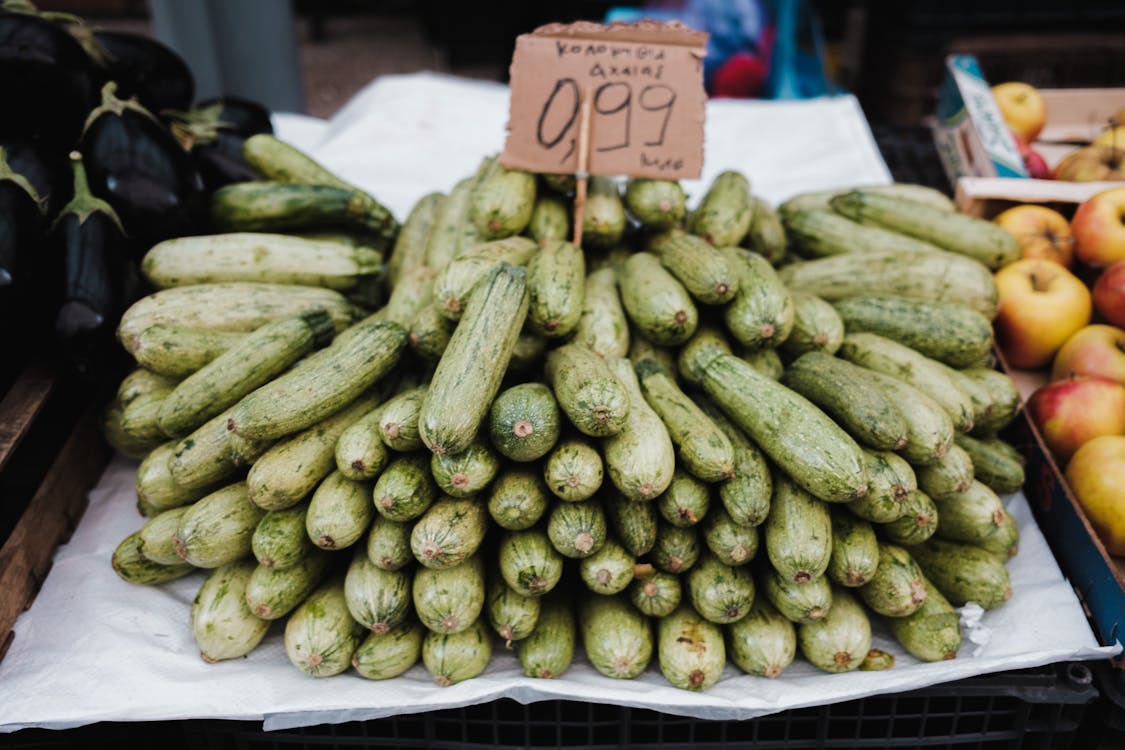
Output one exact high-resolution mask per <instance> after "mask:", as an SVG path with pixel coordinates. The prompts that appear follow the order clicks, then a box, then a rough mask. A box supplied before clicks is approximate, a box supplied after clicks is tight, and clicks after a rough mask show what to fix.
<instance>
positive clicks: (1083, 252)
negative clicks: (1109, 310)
mask: <svg viewBox="0 0 1125 750" xmlns="http://www.w3.org/2000/svg"><path fill="white" fill-rule="evenodd" d="M1122 153H1125V152H1122ZM1123 217H1125V187H1115V188H1110V189H1108V190H1103V191H1101V192H1100V193H1095V194H1093V195H1091V196H1090V197H1089V198H1087V199H1086V200H1084V201H1082V203H1080V204H1079V205H1078V209H1077V210H1076V211H1075V212H1074V216H1073V217H1072V218H1071V220H1070V231H1071V233H1072V234H1073V235H1074V255H1075V257H1076V258H1077V259H1078V260H1080V261H1082V262H1083V263H1085V264H1086V265H1088V266H1093V267H1103V268H1104V267H1108V266H1111V265H1113V264H1114V263H1116V262H1117V261H1119V260H1122V259H1125V222H1123V221H1122V219H1123Z"/></svg>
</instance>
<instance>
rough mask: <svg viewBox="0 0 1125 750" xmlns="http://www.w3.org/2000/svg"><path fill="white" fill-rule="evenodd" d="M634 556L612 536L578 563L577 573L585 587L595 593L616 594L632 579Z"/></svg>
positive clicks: (634, 563)
mask: <svg viewBox="0 0 1125 750" xmlns="http://www.w3.org/2000/svg"><path fill="white" fill-rule="evenodd" d="M636 561H637V560H636V558H635V557H634V556H633V555H631V554H630V553H629V551H628V550H627V549H625V548H624V547H622V546H621V545H620V544H618V543H617V542H616V541H614V540H613V539H612V538H607V539H606V541H605V543H604V544H603V545H602V546H601V548H600V549H598V551H597V552H594V553H593V554H591V555H587V556H586V557H583V558H582V559H581V560H580V561H579V563H578V573H579V576H580V577H581V578H582V582H583V583H585V584H586V588H588V589H590V591H593V592H594V593H595V594H605V595H607V596H608V595H611V594H618V593H620V592H622V591H624V590H625V588H626V587H627V586H628V585H629V584H630V583H631V582H632V581H633V568H634V566H635V565H636Z"/></svg>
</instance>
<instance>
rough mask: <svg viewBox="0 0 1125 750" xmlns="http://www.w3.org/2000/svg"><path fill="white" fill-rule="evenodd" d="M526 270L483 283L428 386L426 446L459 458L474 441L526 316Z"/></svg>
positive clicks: (501, 269) (500, 272)
mask: <svg viewBox="0 0 1125 750" xmlns="http://www.w3.org/2000/svg"><path fill="white" fill-rule="evenodd" d="M524 276H525V272H524V271H523V269H520V268H516V267H515V266H512V265H510V264H508V263H501V264H500V265H499V266H497V267H496V268H494V269H493V270H492V271H491V272H490V273H489V275H488V277H486V278H485V279H482V280H481V282H480V288H479V289H478V291H477V293H476V294H474V295H473V296H472V297H471V298H470V300H469V304H468V307H467V308H466V310H465V314H464V315H463V316H462V318H461V323H460V324H459V325H458V326H457V328H456V329H455V330H454V332H453V336H452V337H451V338H450V340H449V346H448V347H447V348H446V350H445V353H444V354H443V355H442V357H441V360H440V361H439V362H438V365H437V369H436V370H435V371H434V374H433V377H432V378H431V380H430V386H429V389H428V390H427V391H426V397H425V398H424V399H423V401H422V410H421V413H420V414H419V417H418V429H419V434H420V435H421V437H422V442H424V443H425V444H426V447H428V448H429V449H430V450H431V451H433V452H434V453H437V454H444V453H458V452H460V451H462V450H464V449H465V448H467V447H468V446H469V443H471V442H472V441H473V439H474V438H475V437H476V434H477V431H478V430H479V428H480V426H481V423H482V422H483V420H484V416H485V414H486V413H487V412H488V408H489V406H490V405H491V404H492V399H493V398H495V397H496V393H497V391H499V390H500V380H501V378H503V376H504V371H505V370H506V369H507V368H508V361H509V359H510V358H511V355H512V348H513V347H514V346H515V343H516V338H517V337H518V336H519V332H520V329H521V328H522V327H523V322H524V318H525V317H526V316H527V284H526V281H525V279H524Z"/></svg>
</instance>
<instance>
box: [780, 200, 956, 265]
mask: <svg viewBox="0 0 1125 750" xmlns="http://www.w3.org/2000/svg"><path fill="white" fill-rule="evenodd" d="M784 222H785V232H786V236H787V237H788V238H789V241H790V243H791V244H792V246H793V248H794V249H795V250H796V251H797V253H798V254H799V255H800V256H803V257H805V258H826V257H828V256H830V255H850V254H863V253H870V252H887V253H898V254H901V255H907V256H909V255H912V254H915V253H919V252H936V251H940V250H941V248H940V247H938V246H937V245H934V244H933V243H930V242H926V241H924V240H919V239H915V238H914V237H910V236H908V235H905V234H902V233H900V232H894V231H891V230H889V229H884V228H883V227H879V226H871V225H867V224H860V223H859V222H858V221H853V220H851V219H849V218H848V217H846V216H842V215H840V214H838V213H836V212H835V211H832V210H831V209H830V208H829V207H828V205H827V204H825V205H824V206H823V207H820V208H806V209H796V210H794V209H790V210H787V211H786V212H785V213H784Z"/></svg>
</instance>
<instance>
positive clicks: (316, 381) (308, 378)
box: [227, 321, 406, 440]
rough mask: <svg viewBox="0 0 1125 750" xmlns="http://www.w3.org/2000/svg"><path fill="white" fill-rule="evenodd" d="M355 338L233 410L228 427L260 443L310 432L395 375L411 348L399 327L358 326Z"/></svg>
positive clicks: (275, 381) (325, 351) (331, 348)
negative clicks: (403, 355) (387, 375)
mask: <svg viewBox="0 0 1125 750" xmlns="http://www.w3.org/2000/svg"><path fill="white" fill-rule="evenodd" d="M352 331H353V332H354V335H352V336H349V337H348V338H347V339H346V340H343V339H340V340H337V341H335V342H334V343H333V344H332V345H331V346H329V347H328V348H326V349H323V350H322V351H321V352H319V354H322V355H323V356H321V357H318V358H317V359H316V361H315V362H314V361H312V360H311V359H306V360H305V361H304V362H303V363H302V366H300V367H297V368H294V369H292V370H289V371H288V372H286V373H284V374H282V375H280V376H278V377H276V378H274V379H273V380H272V381H270V382H269V383H267V384H266V385H264V386H262V387H260V388H258V389H257V390H255V391H253V392H252V393H250V394H249V395H248V396H246V397H244V398H243V399H242V400H240V401H239V402H238V403H237V404H235V406H234V408H233V409H232V410H231V416H230V421H229V422H228V424H227V426H228V428H229V429H230V430H231V431H233V432H237V433H239V434H240V435H242V436H244V437H248V438H253V439H255V440H271V439H276V438H280V437H284V436H286V435H291V434H293V433H296V432H300V431H301V430H305V429H308V428H309V427H312V426H313V425H315V424H317V423H318V422H320V421H321V420H323V419H325V418H326V417H328V416H330V415H331V414H333V413H335V412H337V411H339V410H340V409H342V408H343V407H344V406H346V405H347V404H349V403H351V402H352V401H354V400H355V399H356V398H358V397H359V396H360V394H362V393H363V392H364V391H366V390H368V389H369V388H371V387H372V386H373V385H375V383H376V382H377V381H378V380H379V379H380V378H382V377H383V376H384V375H386V374H387V373H388V372H390V370H391V368H393V367H394V365H395V364H396V363H397V362H398V360H399V357H400V355H401V354H402V349H403V347H404V346H405V345H406V331H405V330H403V328H402V327H401V326H398V325H396V324H394V323H384V322H380V321H374V322H371V323H360V324H357V327H356V328H353V329H352Z"/></svg>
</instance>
